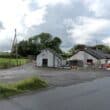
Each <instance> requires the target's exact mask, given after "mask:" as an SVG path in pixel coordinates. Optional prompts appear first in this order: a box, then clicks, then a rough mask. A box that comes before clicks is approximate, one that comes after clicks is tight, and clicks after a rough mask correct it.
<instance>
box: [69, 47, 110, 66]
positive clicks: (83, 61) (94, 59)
mask: <svg viewBox="0 0 110 110" xmlns="http://www.w3.org/2000/svg"><path fill="white" fill-rule="evenodd" d="M109 60H110V54H107V53H104V52H102V51H101V50H98V49H92V48H85V49H82V50H79V51H77V52H76V53H75V54H74V55H73V56H72V57H71V58H69V59H68V62H69V64H70V66H74V65H75V66H88V65H97V66H101V65H103V64H106V63H107V61H109Z"/></svg>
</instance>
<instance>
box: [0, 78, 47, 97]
mask: <svg viewBox="0 0 110 110" xmlns="http://www.w3.org/2000/svg"><path fill="white" fill-rule="evenodd" d="M45 87H47V83H46V82H45V81H43V80H41V79H39V78H36V77H31V78H28V79H25V80H22V81H19V82H17V83H13V84H0V98H7V97H9V96H14V95H17V94H21V93H24V92H26V91H30V90H38V89H40V88H45Z"/></svg>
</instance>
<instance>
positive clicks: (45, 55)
mask: <svg viewBox="0 0 110 110" xmlns="http://www.w3.org/2000/svg"><path fill="white" fill-rule="evenodd" d="M43 59H48V67H59V66H61V65H62V60H61V59H60V58H59V57H58V56H57V55H55V54H53V53H52V52H51V51H49V50H43V51H42V52H41V53H40V54H39V55H38V56H37V60H36V62H37V66H43V65H42V60H43Z"/></svg>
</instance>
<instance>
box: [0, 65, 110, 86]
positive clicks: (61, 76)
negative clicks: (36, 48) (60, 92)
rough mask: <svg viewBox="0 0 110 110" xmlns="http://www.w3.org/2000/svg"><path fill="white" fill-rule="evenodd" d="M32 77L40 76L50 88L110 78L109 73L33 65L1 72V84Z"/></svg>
mask: <svg viewBox="0 0 110 110" xmlns="http://www.w3.org/2000/svg"><path fill="white" fill-rule="evenodd" d="M30 76H38V77H40V78H42V79H44V80H46V81H47V82H48V84H49V85H50V86H67V85H72V84H77V83H81V82H85V81H91V80H94V79H96V78H101V77H106V76H110V73H109V71H103V70H99V71H94V70H91V71H87V70H83V71H81V70H67V69H52V68H35V67H34V66H33V64H32V63H30V64H26V65H23V66H21V67H15V68H11V69H5V70H0V82H5V83H11V82H16V81H19V80H22V79H25V78H27V77H30Z"/></svg>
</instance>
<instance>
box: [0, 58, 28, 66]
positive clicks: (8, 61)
mask: <svg viewBox="0 0 110 110" xmlns="http://www.w3.org/2000/svg"><path fill="white" fill-rule="evenodd" d="M27 61H28V60H27V59H14V58H0V68H9V67H14V66H19V65H23V64H25V63H27Z"/></svg>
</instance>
